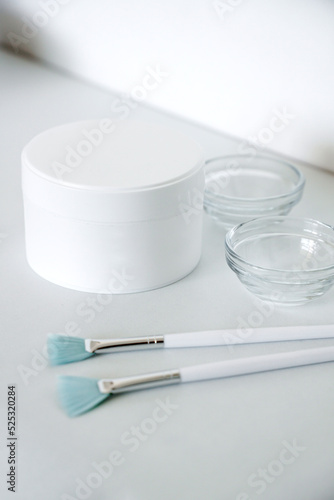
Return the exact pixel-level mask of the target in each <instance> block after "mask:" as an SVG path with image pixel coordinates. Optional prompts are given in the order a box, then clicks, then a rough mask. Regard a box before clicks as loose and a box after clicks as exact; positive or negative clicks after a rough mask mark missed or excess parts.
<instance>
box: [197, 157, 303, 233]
mask: <svg viewBox="0 0 334 500" xmlns="http://www.w3.org/2000/svg"><path fill="white" fill-rule="evenodd" d="M304 184H305V179H304V176H303V174H302V173H301V172H300V171H299V170H298V169H297V168H296V167H294V166H293V165H290V164H289V163H287V162H285V161H282V160H279V159H276V158H272V157H270V156H264V155H260V154H259V155H256V156H247V155H234V156H222V157H218V158H213V159H211V160H208V161H207V162H206V164H205V193H204V207H205V210H206V212H207V213H208V214H209V215H210V216H211V217H213V219H214V220H215V221H216V222H218V223H219V224H220V225H222V226H223V227H224V228H225V229H230V228H231V227H233V226H235V225H236V224H240V223H241V222H244V221H246V220H250V219H254V218H256V217H262V216H266V215H286V214H288V213H289V212H290V210H291V208H292V207H293V206H294V205H295V204H296V203H298V201H299V200H300V199H301V197H302V194H303V189H304Z"/></svg>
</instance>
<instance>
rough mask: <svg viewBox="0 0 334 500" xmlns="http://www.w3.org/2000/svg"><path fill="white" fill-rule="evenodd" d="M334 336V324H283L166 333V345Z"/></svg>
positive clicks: (228, 343) (195, 345)
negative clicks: (280, 325)
mask: <svg viewBox="0 0 334 500" xmlns="http://www.w3.org/2000/svg"><path fill="white" fill-rule="evenodd" d="M323 338H334V326H333V325H321V326H282V327H267V328H255V329H251V328H250V331H248V332H242V331H241V330H236V329H230V330H208V331H203V332H189V333H168V334H166V335H164V347H167V348H174V347H200V346H214V345H233V344H256V343H259V342H279V341H287V340H310V339H323Z"/></svg>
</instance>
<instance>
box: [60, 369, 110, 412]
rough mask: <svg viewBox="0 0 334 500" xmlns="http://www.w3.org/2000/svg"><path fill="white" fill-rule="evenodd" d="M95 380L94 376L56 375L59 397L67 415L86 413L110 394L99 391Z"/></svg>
mask: <svg viewBox="0 0 334 500" xmlns="http://www.w3.org/2000/svg"><path fill="white" fill-rule="evenodd" d="M97 382H98V380H97V379H94V378H85V377H70V376H66V375H62V376H59V377H58V392H59V399H60V402H61V405H62V407H63V408H64V410H65V411H66V413H67V415H68V416H69V417H77V416H78V415H81V414H82V413H86V412H87V411H89V410H91V409H92V408H95V406H97V405H99V404H100V403H102V402H103V401H105V400H106V399H107V398H108V397H109V396H110V394H102V393H101V392H100V391H99V387H98V385H97Z"/></svg>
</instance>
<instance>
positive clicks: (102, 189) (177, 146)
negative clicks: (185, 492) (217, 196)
mask: <svg viewBox="0 0 334 500" xmlns="http://www.w3.org/2000/svg"><path fill="white" fill-rule="evenodd" d="M22 167H23V191H24V194H25V196H27V197H28V198H29V199H30V200H32V201H34V202H35V203H36V204H37V205H39V206H42V207H43V208H45V209H47V210H51V211H52V212H54V213H57V214H59V215H63V216H67V217H73V218H79V219H82V220H92V221H100V222H103V221H105V222H124V221H136V220H145V219H151V218H161V217H170V216H173V215H177V214H179V213H180V210H179V206H180V203H181V204H182V202H184V201H186V200H187V199H188V198H189V189H195V188H196V186H197V187H198V188H199V189H201V190H202V183H203V182H204V181H203V176H204V174H203V157H202V152H201V149H200V147H199V146H198V144H197V143H196V142H195V141H193V140H192V139H191V138H189V137H187V136H186V135H184V134H182V133H180V132H178V131H175V130H171V129H169V128H167V127H163V126H160V125H156V124H154V123H148V122H141V121H137V120H133V119H131V118H129V119H127V120H124V121H119V122H113V121H112V120H110V119H108V118H105V119H101V120H89V121H82V122H75V123H69V124H66V125H62V126H59V127H55V128H52V129H49V130H46V131H45V132H42V133H41V134H39V135H37V136H36V137H35V138H33V139H32V140H31V141H30V142H29V143H28V144H27V145H26V146H25V148H24V150H23V152H22Z"/></svg>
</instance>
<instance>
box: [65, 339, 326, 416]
mask: <svg viewBox="0 0 334 500" xmlns="http://www.w3.org/2000/svg"><path fill="white" fill-rule="evenodd" d="M328 361H334V346H330V347H319V348H316V349H304V350H301V351H292V352H291V351H290V352H282V353H278V354H269V355H265V356H253V357H249V358H239V359H234V360H227V361H219V362H215V363H207V364H202V365H195V366H189V367H185V368H179V369H175V370H168V371H161V372H155V373H148V374H143V375H134V376H130V377H122V378H113V379H100V380H98V379H91V378H85V377H73V376H60V377H59V380H58V392H59V397H60V401H61V404H62V406H63V408H64V410H65V411H66V413H67V414H68V416H70V417H76V416H77V415H80V414H82V413H85V412H87V411H89V410H91V409H92V408H94V407H95V406H97V405H99V404H100V403H102V402H103V401H105V400H106V399H107V398H109V397H110V396H111V395H114V394H118V393H121V392H126V391H133V390H138V389H146V388H151V387H159V386H162V385H168V384H177V383H181V382H182V383H184V382H196V381H200V380H208V379H215V378H223V377H232V376H236V375H246V374H250V373H258V372H264V371H270V370H279V369H282V368H292V367H297V366H305V365H311V364H316V363H326V362H328Z"/></svg>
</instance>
